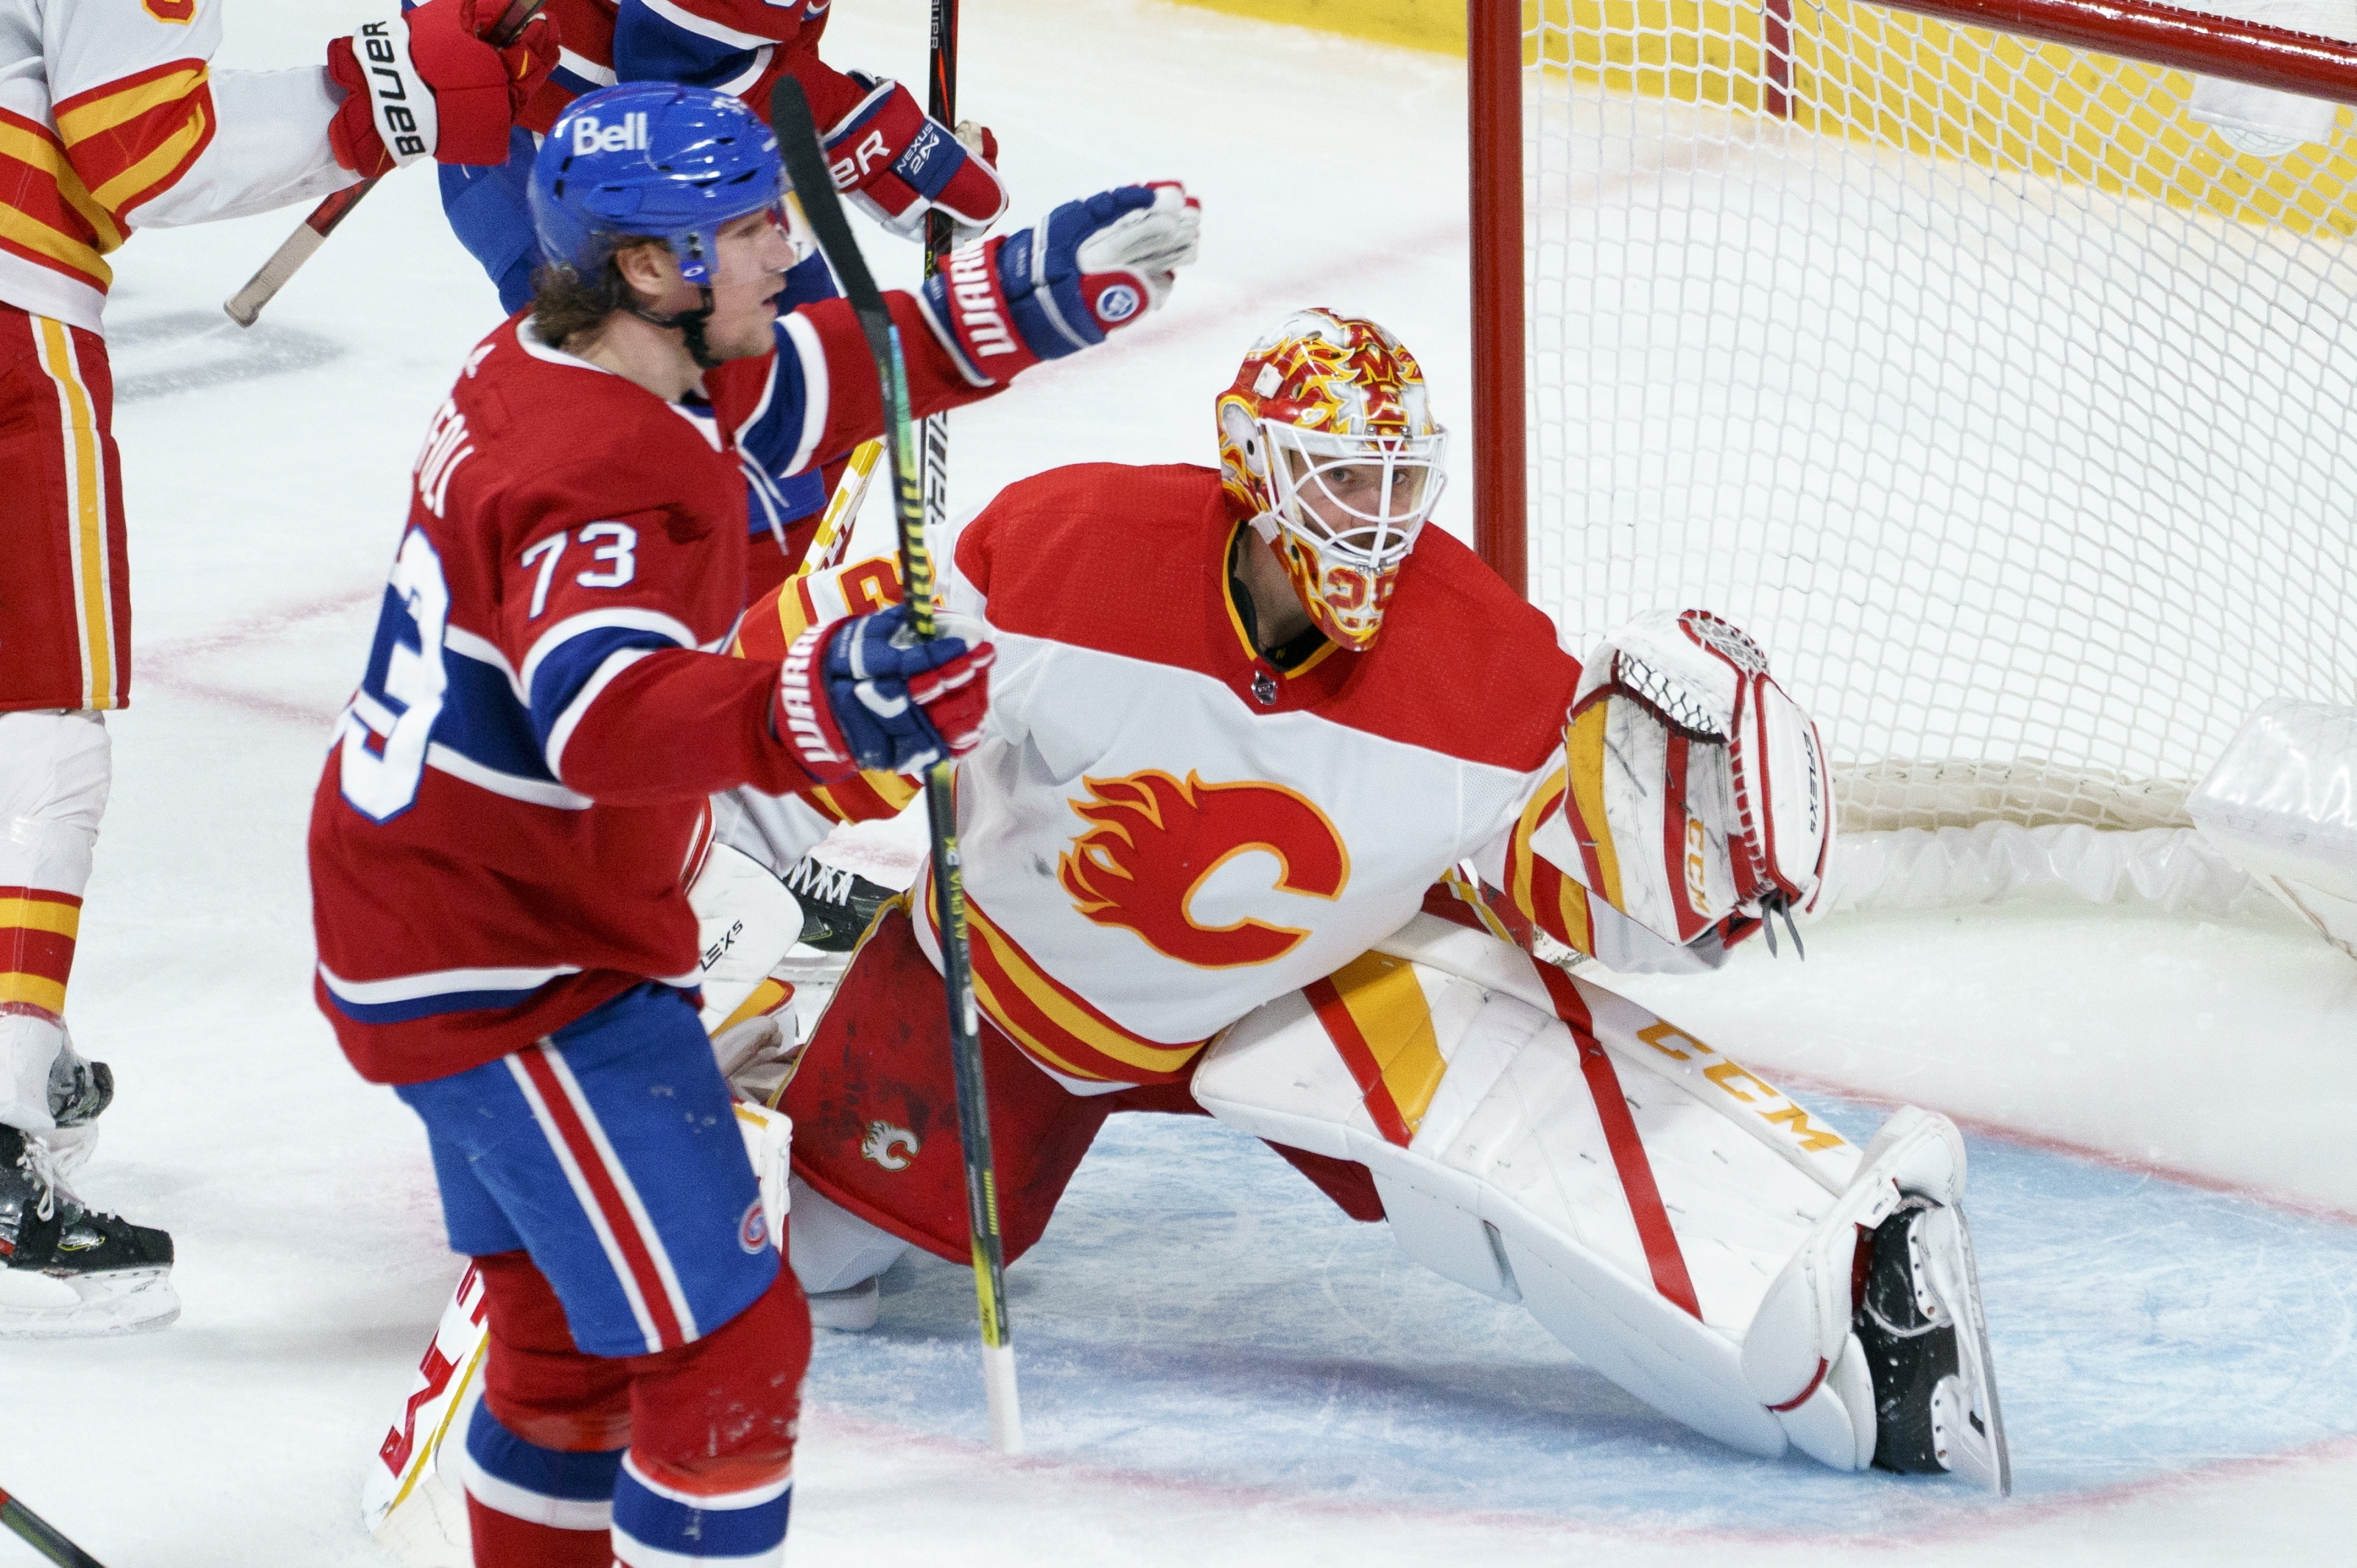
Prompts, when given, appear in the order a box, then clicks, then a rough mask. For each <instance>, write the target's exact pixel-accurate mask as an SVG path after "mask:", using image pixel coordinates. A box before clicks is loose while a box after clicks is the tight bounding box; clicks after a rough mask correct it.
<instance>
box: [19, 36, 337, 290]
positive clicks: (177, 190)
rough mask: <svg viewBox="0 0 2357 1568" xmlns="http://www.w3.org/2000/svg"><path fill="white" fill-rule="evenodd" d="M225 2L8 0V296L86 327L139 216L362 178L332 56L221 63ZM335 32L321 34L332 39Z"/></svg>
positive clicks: (286, 198) (225, 211)
mask: <svg viewBox="0 0 2357 1568" xmlns="http://www.w3.org/2000/svg"><path fill="white" fill-rule="evenodd" d="M221 5H222V0H0V192H5V195H0V220H5V221H0V301H5V302H6V303H8V304H10V305H14V306H17V307H19V308H20V309H24V310H28V311H31V312H32V313H33V314H34V315H36V316H47V317H52V318H53V319H55V320H59V321H63V322H66V323H68V324H69V325H70V326H74V327H79V328H82V329H83V330H84V331H87V332H96V331H98V330H99V329H100V328H99V313H100V307H101V306H103V305H104V304H105V300H106V290H107V286H108V285H109V284H110V283H111V282H112V281H113V270H112V269H111V268H109V267H108V265H107V263H106V260H105V257H106V254H107V252H110V251H112V250H113V249H114V248H115V247H116V246H118V245H120V244H122V243H123V242H124V239H125V237H127V236H128V235H129V233H130V232H131V230H132V228H133V226H134V225H137V226H139V227H141V228H148V227H161V226H168V225H173V224H181V223H199V222H203V221H205V220H209V219H214V218H235V217H239V216H241V215H242V214H245V213H249V212H263V211H266V210H268V209H271V208H274V207H282V206H285V204H286V203H288V202H293V201H301V200H304V199H309V198H316V197H320V196H324V195H326V194H327V193H328V192H329V191H331V190H337V189H340V188H342V187H344V186H347V185H350V184H351V183H352V181H353V180H355V179H357V178H359V176H357V175H355V174H353V173H352V172H351V171H350V170H349V169H345V168H343V167H341V166H339V165H338V164H337V162H336V158H335V154H334V153H333V152H332V151H331V150H330V149H329V147H328V121H329V120H331V119H332V118H334V116H335V112H336V104H337V102H338V100H339V94H338V92H337V91H336V89H335V88H334V87H333V86H332V85H331V84H330V83H329V81H328V72H327V68H326V66H325V65H324V64H321V65H314V66H306V67H301V68H298V69H296V70H219V71H217V70H213V69H212V57H213V51H214V50H215V49H216V48H220V46H221ZM322 41H323V42H324V38H323V40H322Z"/></svg>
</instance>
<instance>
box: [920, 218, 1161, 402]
mask: <svg viewBox="0 0 2357 1568" xmlns="http://www.w3.org/2000/svg"><path fill="white" fill-rule="evenodd" d="M1202 224H1203V209H1202V204H1201V203H1200V202H1199V201H1197V200H1196V199H1194V198H1193V197H1191V196H1189V195H1188V194H1187V188H1186V187H1185V186H1183V185H1179V184H1178V183H1177V182H1176V181H1169V180H1164V181H1157V182H1156V183H1155V184H1152V185H1125V186H1122V187H1120V188H1117V189H1114V190H1105V191H1100V192H1098V193H1097V194H1096V195H1094V196H1092V197H1089V198H1087V199H1084V200H1081V201H1067V202H1066V203H1064V204H1063V205H1062V206H1061V207H1059V208H1057V209H1055V210H1054V211H1053V212H1050V213H1049V214H1048V216H1047V217H1046V218H1045V219H1043V220H1040V221H1039V223H1038V224H1036V225H1035V226H1033V227H1032V228H1029V229H1026V230H1022V231H1019V232H1017V233H1014V234H1009V235H1006V236H1005V237H1004V238H1001V239H996V240H984V241H981V242H977V243H975V244H972V245H968V246H966V247H965V248H964V249H963V250H959V251H953V252H951V253H950V256H949V259H948V260H947V261H946V262H944V263H942V270H941V271H940V272H938V273H935V274H933V275H932V276H931V277H930V278H928V279H926V280H925V287H924V292H923V293H921V294H920V295H918V299H919V302H920V306H922V308H923V310H924V312H925V318H926V319H927V320H928V321H929V322H931V325H932V328H933V331H934V334H935V335H936V336H938V337H939V338H941V339H942V342H943V343H944V344H946V345H948V347H949V349H950V352H951V353H952V354H953V355H955V356H956V358H957V361H958V368H959V369H960V370H961V371H963V372H964V373H965V378H966V380H968V381H972V382H973V383H974V385H975V386H978V387H989V386H997V385H1000V384H1001V383H1003V382H1005V381H1006V379H1007V378H1008V377H1010V376H1012V375H1015V374H1016V373H1017V372H1018V371H1026V370H1028V369H1029V368H1030V367H1032V366H1033V365H1036V364H1038V363H1039V361H1040V360H1060V359H1062V358H1063V357H1064V356H1065V355H1067V354H1070V353H1073V352H1075V351H1077V350H1079V349H1087V348H1092V347H1094V346H1095V345H1096V344H1099V343H1102V342H1103V341H1104V339H1105V334H1106V333H1108V332H1110V331H1113V330H1114V328H1120V327H1127V326H1129V325H1131V324H1132V323H1134V322H1136V321H1139V320H1142V319H1144V317H1146V313H1147V312H1148V311H1151V310H1154V309H1157V308H1158V307H1159V306H1161V304H1162V302H1163V301H1164V300H1166V299H1168V298H1169V297H1170V287H1171V285H1172V284H1174V283H1175V282H1177V281H1178V273H1177V269H1178V268H1179V267H1182V266H1185V265H1186V264H1187V263H1189V262H1191V261H1193V260H1194V259H1195V252H1196V247H1197V244H1198V242H1199V240H1200V234H1201V231H1202Z"/></svg>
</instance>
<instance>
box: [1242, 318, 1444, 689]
mask: <svg viewBox="0 0 2357 1568" xmlns="http://www.w3.org/2000/svg"><path fill="white" fill-rule="evenodd" d="M1219 418H1220V478H1221V482H1222V485H1223V486H1224V487H1225V488H1226V490H1227V493H1228V495H1229V497H1230V499H1232V500H1233V501H1234V502H1235V503H1236V504H1237V505H1238V506H1240V507H1242V508H1243V509H1244V510H1245V512H1246V514H1247V515H1248V516H1250V517H1251V519H1252V521H1253V527H1254V530H1255V531H1256V532H1259V534H1260V536H1261V537H1262V538H1263V539H1265V540H1267V541H1268V542H1269V543H1270V544H1271V545H1273V546H1275V550H1276V554H1277V559H1278V560H1280V561H1282V562H1283V563H1284V564H1285V571H1286V576H1287V577H1289V578H1291V579H1292V582H1293V589H1294V592H1295V593H1296V594H1297V595H1298V596H1300V598H1301V604H1302V607H1303V608H1305V609H1307V610H1308V612H1309V618H1310V620H1311V622H1312V623H1313V624H1315V625H1316V626H1317V628H1318V630H1319V631H1321V632H1323V633H1325V634H1326V636H1327V637H1328V638H1329V639H1332V640H1333V641H1334V642H1337V643H1339V644H1340V645H1341V646H1342V647H1344V648H1346V649H1349V650H1351V651H1352V652H1354V653H1355V652H1361V651H1363V650H1366V649H1368V648H1371V647H1372V646H1374V641H1375V637H1376V634H1377V633H1378V632H1379V631H1381V629H1382V628H1383V607H1384V606H1385V604H1387V603H1388V602H1389V600H1390V598H1391V596H1392V588H1393V585H1394V583H1395V582H1396V581H1397V580H1398V577H1399V570H1400V566H1401V564H1403V563H1405V561H1406V560H1407V557H1408V553H1409V552H1410V551H1411V550H1413V549H1415V536H1416V534H1417V533H1418V532H1420V531H1421V530H1422V529H1423V527H1424V521H1425V519H1426V518H1427V517H1429V516H1431V515H1432V506H1433V503H1434V502H1435V501H1437V500H1438V499H1440V488H1441V480H1442V475H1441V472H1440V468H1441V462H1442V459H1443V457H1444V456H1446V454H1447V452H1448V435H1447V434H1446V433H1445V432H1443V431H1442V430H1441V428H1440V426H1439V425H1437V424H1435V423H1433V418H1432V411H1431V409H1430V407H1429V406H1428V405H1427V403H1426V397H1425V389H1424V372H1423V371H1421V370H1419V369H1418V368H1417V366H1416V362H1415V356H1413V355H1411V354H1410V353H1409V352H1408V351H1407V349H1405V348H1404V347H1403V346H1402V345H1401V343H1400V340H1399V339H1398V338H1394V337H1393V336H1392V335H1391V334H1390V333H1389V332H1386V331H1385V330H1383V328H1381V327H1378V326H1377V325H1375V323H1373V322H1372V321H1368V320H1365V319H1363V318H1361V317H1350V316H1340V315H1337V314H1336V313H1334V312H1332V311H1329V310H1304V311H1298V312H1296V313H1295V314H1294V315H1292V316H1289V317H1286V318H1285V320H1283V321H1282V322H1280V323H1278V324H1277V326H1276V328H1275V330H1273V331H1271V332H1269V333H1267V334H1266V335H1265V336H1264V337H1263V338H1261V339H1260V341H1259V342H1257V343H1255V344H1254V345H1253V347H1252V351H1251V352H1250V353H1248V354H1246V355H1245V356H1244V362H1243V369H1241V370H1239V371H1237V372H1236V379H1235V383H1234V384H1233V385H1232V386H1231V387H1229V388H1228V390H1227V391H1225V392H1222V393H1221V394H1220V403H1219Z"/></svg>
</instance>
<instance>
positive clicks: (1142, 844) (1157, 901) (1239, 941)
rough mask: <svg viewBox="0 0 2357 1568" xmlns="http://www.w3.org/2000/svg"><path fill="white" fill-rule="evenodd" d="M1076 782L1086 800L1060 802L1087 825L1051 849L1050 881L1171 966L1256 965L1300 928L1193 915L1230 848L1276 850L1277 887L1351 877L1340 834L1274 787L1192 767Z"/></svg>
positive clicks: (1284, 949) (1287, 947)
mask: <svg viewBox="0 0 2357 1568" xmlns="http://www.w3.org/2000/svg"><path fill="white" fill-rule="evenodd" d="M1082 783H1083V784H1085V785H1087V786H1088V789H1089V798H1088V799H1087V800H1074V801H1073V802H1071V806H1072V810H1073V811H1074V812H1075V813H1076V814H1077V815H1078V816H1079V817H1080V818H1081V820H1082V822H1087V823H1088V824H1089V827H1088V828H1087V830H1086V831H1085V832H1082V833H1081V834H1080V836H1079V837H1077V838H1075V839H1074V840H1073V841H1072V847H1071V848H1070V849H1069V850H1066V851H1065V852H1064V853H1063V854H1061V855H1060V856H1059V857H1058V861H1057V867H1056V872H1057V879H1058V880H1059V881H1060V882H1061V883H1062V884H1063V888H1064V891H1065V892H1066V893H1068V894H1070V895H1071V899H1072V907H1073V908H1076V909H1078V910H1079V911H1080V912H1081V913H1082V915H1084V916H1086V917H1087V918H1090V919H1092V920H1094V921H1095V922H1096V923H1097V924H1098V925H1100V926H1120V927H1122V928H1124V929H1127V930H1132V931H1135V932H1136V933H1137V934H1138V935H1139V936H1141V937H1143V938H1145V939H1146V943H1147V945H1148V946H1150V947H1152V948H1153V949H1154V950H1155V951H1157V952H1158V953H1161V954H1163V955H1165V956H1166V957H1169V958H1175V959H1177V960H1179V961H1180V962H1181V963H1191V964H1196V965H1199V966H1200V967H1202V968H1205V969H1235V968H1239V967H1242V966H1243V965H1246V964H1255V963H1267V962H1269V961H1272V960H1275V959H1279V958H1282V957H1284V956H1285V955H1286V953H1288V952H1291V951H1292V950H1294V949H1295V948H1296V947H1297V946H1299V945H1300V943H1301V940H1302V939H1303V938H1304V937H1307V936H1308V934H1309V933H1308V931H1306V930H1303V929H1299V928H1297V927H1294V926H1276V925H1271V924H1270V923H1269V922H1267V921H1265V920H1255V919H1251V918H1245V919H1242V920H1238V921H1236V922H1234V923H1233V924H1232V925H1226V926H1206V925H1203V924H1201V923H1200V922H1199V921H1197V920H1196V918H1194V916H1193V915H1192V914H1190V913H1189V905H1190V904H1191V903H1193V901H1194V897H1195V894H1196V893H1197V891H1198V890H1199V889H1200V888H1201V887H1202V886H1203V884H1204V882H1205V881H1206V880H1208V879H1209V878H1210V876H1211V874H1212V873H1213V872H1215V871H1217V870H1218V869H1219V868H1220V867H1221V866H1222V865H1226V864H1227V863H1228V862H1229V861H1231V860H1232V859H1234V858H1235V857H1236V856H1237V855H1240V854H1250V853H1252V852H1254V851H1255V850H1257V851H1260V852H1261V853H1263V854H1272V855H1275V857H1276V860H1277V865H1278V867H1279V870H1278V873H1277V877H1276V882H1275V888H1276V891H1278V892H1280V893H1297V894H1300V895H1301V896H1303V897H1309V898H1335V897H1340V895H1341V892H1342V886H1343V884H1345V883H1347V882H1348V881H1350V879H1351V856H1350V853H1349V852H1348V851H1347V850H1345V849H1344V848H1343V847H1342V835H1341V834H1340V833H1339V832H1335V831H1334V824H1333V823H1332V822H1328V821H1327V820H1326V813H1325V812H1323V811H1319V810H1318V808H1317V807H1315V806H1313V805H1311V804H1310V803H1309V802H1308V800H1304V799H1303V798H1302V797H1301V796H1299V795H1297V794H1296V793H1295V792H1294V791H1292V790H1290V789H1286V788H1285V787H1284V786H1282V785H1278V784H1206V783H1204V782H1203V780H1202V779H1200V777H1198V776H1197V775H1195V774H1193V773H1189V774H1188V775H1187V779H1186V782H1184V783H1181V782H1179V780H1178V779H1174V778H1172V777H1171V776H1170V775H1169V774H1168V773H1163V772H1159V771H1156V770H1152V769H1149V770H1147V771H1146V772H1143V773H1133V774H1130V775H1129V776H1127V777H1126V778H1122V779H1082Z"/></svg>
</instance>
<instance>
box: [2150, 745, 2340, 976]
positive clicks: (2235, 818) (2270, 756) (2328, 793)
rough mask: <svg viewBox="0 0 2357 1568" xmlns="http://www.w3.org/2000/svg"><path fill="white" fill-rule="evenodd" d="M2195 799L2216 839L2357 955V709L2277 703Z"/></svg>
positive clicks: (2200, 824) (2209, 838)
mask: <svg viewBox="0 0 2357 1568" xmlns="http://www.w3.org/2000/svg"><path fill="white" fill-rule="evenodd" d="M2185 807H2186V810H2187V811H2189V812H2190V813H2191V814H2192V817H2193V823H2194V826H2195V827H2196V828H2198V829H2200V830H2201V837H2202V839H2203V840H2204V841H2205V842H2206V843H2209V844H2210V845H2211V846H2212V847H2213V848H2215V849H2216V850H2217V851H2218V852H2219V853H2220V854H2223V855H2224V856H2225V857H2226V858H2227V859H2228V860H2230V861H2232V862H2233V863H2234V865H2237V866H2240V867H2241V868H2242V869H2243V870H2244V871H2246V872H2248V873H2249V874H2250V875H2251V876H2252V878H2253V879H2254V880H2255V881H2256V882H2258V884H2259V885H2260V886H2263V887H2266V889H2267V890H2268V891H2269V892H2271V893H2273V894H2274V895H2275V896H2276V897H2277V898H2280V899H2282V900H2283V901H2284V902H2285V903H2286V904H2287V905H2289V906H2290V907H2291V908H2292V909H2293V910H2294V911H2295V912H2297V913H2298V915H2299V917H2300V918H2302V919H2303V920H2305V921H2307V922H2308V924H2309V926H2311V927H2313V928H2314V929H2315V930H2316V932H2317V934H2318V935H2319V936H2321V937H2322V938H2323V939H2324V940H2326V941H2328V942H2330V943H2331V944H2332V945H2333V946H2334V947H2337V948H2339V949H2340V950H2341V951H2342V952H2344V953H2347V954H2348V955H2349V956H2350V957H2352V958H2357V708H2342V707H2330V706H2328V705H2326V704H2324V703H2291V702H2277V703H2269V704H2268V705H2267V706H2266V707H2264V708H2262V709H2260V710H2259V712H2258V713H2257V714H2254V715H2253V716H2252V718H2251V719H2250V721H2249V722H2248V723H2246V724H2245V725H2243V727H2242V729H2241V730H2240V731H2239V732H2237V733H2236V735H2235V736H2234V738H2233V740H2232V741H2231V742H2229V743H2228V744H2227V746H2226V751H2225V755H2224V756H2222V757H2220V758H2219V759H2218V763H2217V766H2216V767H2214V768H2212V769H2211V770H2210V776H2209V777H2208V778H2206V779H2203V780H2202V781H2201V787H2200V788H2198V789H2195V790H2194V791H2193V794H2192V796H2191V797H2190V799H2188V800H2187V801H2186V802H2185Z"/></svg>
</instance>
